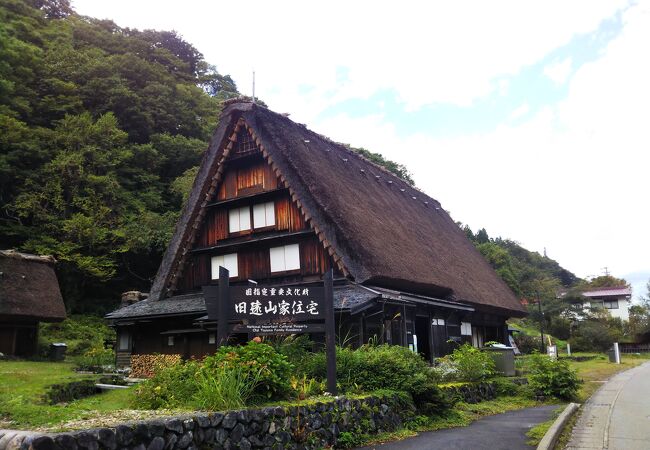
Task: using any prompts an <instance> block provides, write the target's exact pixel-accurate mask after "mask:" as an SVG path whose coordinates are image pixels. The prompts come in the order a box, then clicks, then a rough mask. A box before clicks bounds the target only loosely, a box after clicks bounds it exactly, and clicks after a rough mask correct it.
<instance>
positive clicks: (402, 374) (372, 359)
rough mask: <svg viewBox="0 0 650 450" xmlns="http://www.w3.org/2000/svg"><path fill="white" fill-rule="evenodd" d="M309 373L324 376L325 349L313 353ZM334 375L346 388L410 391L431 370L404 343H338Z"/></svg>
mask: <svg viewBox="0 0 650 450" xmlns="http://www.w3.org/2000/svg"><path fill="white" fill-rule="evenodd" d="M310 374H311V375H312V376H314V377H316V378H319V379H324V378H325V377H326V375H327V370H326V356H325V354H324V353H318V354H316V355H314V357H313V358H312V361H311V369H310ZM336 376H337V379H338V382H339V385H340V387H341V389H342V390H343V391H346V392H353V391H366V392H371V391H375V390H378V389H390V390H394V391H406V392H410V393H413V392H415V391H416V390H417V389H416V388H417V387H418V386H419V385H422V384H423V383H426V382H427V381H428V380H429V379H430V378H432V377H433V373H432V371H431V369H430V368H429V366H428V365H427V363H426V362H425V361H424V359H423V358H422V357H421V356H420V355H418V354H416V353H414V352H412V351H410V350H409V349H407V348H405V347H400V346H397V345H388V344H383V345H378V346H371V345H364V346H362V347H360V348H358V349H356V350H353V349H351V348H340V347H338V348H337V349H336Z"/></svg>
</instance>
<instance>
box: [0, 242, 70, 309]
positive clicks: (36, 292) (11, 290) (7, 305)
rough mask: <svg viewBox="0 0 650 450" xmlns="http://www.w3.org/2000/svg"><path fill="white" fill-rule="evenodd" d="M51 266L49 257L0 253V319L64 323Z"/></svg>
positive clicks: (59, 295) (51, 259)
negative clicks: (60, 321)
mask: <svg viewBox="0 0 650 450" xmlns="http://www.w3.org/2000/svg"><path fill="white" fill-rule="evenodd" d="M55 263H56V261H55V259H54V258H53V257H51V256H37V255H30V254H27V253H19V252H17V251H14V250H0V319H3V320H10V321H11V320H18V319H33V320H37V321H45V322H56V321H59V320H63V319H65V306H64V305H63V297H62V296H61V290H60V289H59V282H58V280H57V279H56V274H55V273H54V264H55Z"/></svg>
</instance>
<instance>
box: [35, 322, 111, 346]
mask: <svg viewBox="0 0 650 450" xmlns="http://www.w3.org/2000/svg"><path fill="white" fill-rule="evenodd" d="M113 341H115V331H114V330H113V329H112V328H110V327H108V326H107V325H106V323H105V322H104V319H103V318H101V317H98V316H86V315H74V316H70V317H68V318H67V319H65V320H64V321H63V322H60V323H41V324H40V327H39V335H38V347H39V354H40V355H41V356H47V354H48V352H49V347H50V344H51V343H53V342H65V343H66V344H67V346H68V350H67V352H66V353H67V355H68V356H81V355H83V354H84V353H86V352H88V351H89V350H91V349H93V348H104V347H105V344H106V343H107V342H113Z"/></svg>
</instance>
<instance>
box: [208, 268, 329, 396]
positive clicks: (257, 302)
mask: <svg viewBox="0 0 650 450" xmlns="http://www.w3.org/2000/svg"><path fill="white" fill-rule="evenodd" d="M203 295H204V296H205V306H206V309H207V312H208V319H209V320H216V321H217V346H221V345H225V344H226V343H227V342H228V335H229V334H230V333H248V334H249V335H255V336H265V335H274V334H296V333H325V347H326V352H327V388H328V389H327V390H328V391H329V392H330V393H331V394H333V395H336V353H335V336H334V295H333V274H332V271H331V270H330V271H328V272H327V273H326V274H325V277H324V280H323V286H312V285H305V286H295V285H294V286H259V287H258V286H230V279H229V273H228V270H226V269H225V268H224V267H219V286H203ZM232 321H237V322H240V323H237V324H232V323H231V322H232ZM306 322H309V323H306Z"/></svg>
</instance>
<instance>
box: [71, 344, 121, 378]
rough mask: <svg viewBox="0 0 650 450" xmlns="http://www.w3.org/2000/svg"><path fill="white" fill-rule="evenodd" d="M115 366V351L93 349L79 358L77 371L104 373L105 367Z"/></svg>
mask: <svg viewBox="0 0 650 450" xmlns="http://www.w3.org/2000/svg"><path fill="white" fill-rule="evenodd" d="M114 364H115V351H113V349H110V348H102V347H96V348H91V349H90V350H88V351H87V352H86V353H84V354H83V356H80V357H79V358H77V369H80V370H90V371H93V372H102V371H103V370H104V367H107V366H113V365H114Z"/></svg>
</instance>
